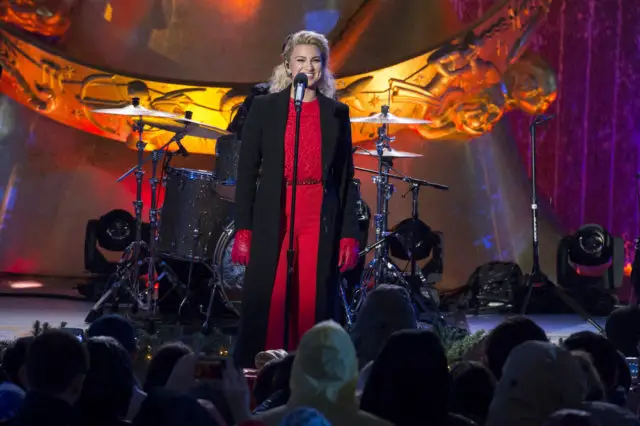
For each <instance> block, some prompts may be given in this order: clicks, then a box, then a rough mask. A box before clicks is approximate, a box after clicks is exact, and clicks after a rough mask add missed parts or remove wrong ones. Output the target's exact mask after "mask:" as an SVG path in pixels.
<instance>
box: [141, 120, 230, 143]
mask: <svg viewBox="0 0 640 426" xmlns="http://www.w3.org/2000/svg"><path fill="white" fill-rule="evenodd" d="M142 123H143V124H145V125H147V126H151V127H155V128H157V129H161V130H166V131H168V132H171V133H181V132H183V133H184V134H185V136H194V137H197V138H204V139H218V138H219V137H220V136H224V135H228V134H230V132H228V131H226V130H222V129H219V128H217V127H214V126H210V125H208V124H205V123H201V122H199V121H195V120H191V119H189V118H185V117H178V118H177V119H176V118H174V119H164V118H153V117H152V118H144V119H142Z"/></svg>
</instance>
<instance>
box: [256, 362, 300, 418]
mask: <svg viewBox="0 0 640 426" xmlns="http://www.w3.org/2000/svg"><path fill="white" fill-rule="evenodd" d="M294 359H295V355H294V354H289V355H287V357H286V358H284V359H279V360H274V361H271V362H270V363H268V364H267V365H265V366H264V368H263V370H261V371H260V373H258V378H257V380H256V384H255V386H254V388H253V396H254V399H255V402H256V404H257V407H256V408H255V410H253V414H258V413H262V412H265V411H267V410H270V409H272V408H276V407H280V406H281V405H284V404H286V403H287V401H288V400H289V397H290V396H291V388H290V387H289V382H290V380H291V369H292V368H293V361H294ZM267 368H269V370H271V372H268V371H267V372H266V373H267V376H266V377H264V376H262V373H263V371H264V370H265V369H267Z"/></svg>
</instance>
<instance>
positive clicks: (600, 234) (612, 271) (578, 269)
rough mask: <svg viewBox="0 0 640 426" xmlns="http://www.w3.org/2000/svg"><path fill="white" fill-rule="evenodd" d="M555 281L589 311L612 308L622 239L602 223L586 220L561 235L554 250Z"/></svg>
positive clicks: (621, 260) (620, 276) (621, 269)
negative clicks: (556, 279) (577, 227)
mask: <svg viewBox="0 0 640 426" xmlns="http://www.w3.org/2000/svg"><path fill="white" fill-rule="evenodd" d="M557 275H558V284H560V285H561V286H563V287H564V288H565V289H567V290H568V291H570V292H571V293H572V294H573V295H574V297H576V298H577V299H579V300H582V301H583V303H584V305H585V307H586V308H587V309H588V310H590V311H592V312H593V313H598V314H603V315H607V314H609V313H610V311H611V310H613V307H614V304H615V302H616V298H615V295H614V291H615V290H616V289H617V288H619V287H620V286H621V285H622V279H623V277H624V241H623V239H622V238H620V237H614V236H612V235H611V234H610V233H609V231H607V230H606V229H605V228H604V227H603V226H601V225H597V224H587V225H583V226H581V227H580V228H579V229H578V230H577V231H576V232H575V233H573V234H570V235H567V236H565V237H564V238H562V240H561V241H560V244H559V245H558V253H557Z"/></svg>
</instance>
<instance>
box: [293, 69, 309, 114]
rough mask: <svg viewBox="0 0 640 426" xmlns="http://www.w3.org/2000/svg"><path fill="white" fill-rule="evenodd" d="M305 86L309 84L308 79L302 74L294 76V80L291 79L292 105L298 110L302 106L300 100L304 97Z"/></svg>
mask: <svg viewBox="0 0 640 426" xmlns="http://www.w3.org/2000/svg"><path fill="white" fill-rule="evenodd" d="M307 84H309V78H308V77H307V75H306V74H305V73H303V72H300V73H298V74H297V75H296V78H294V79H293V87H294V90H295V91H294V94H293V103H294V105H295V106H296V109H298V110H299V109H300V107H301V106H302V98H303V97H304V90H305V89H306V88H307Z"/></svg>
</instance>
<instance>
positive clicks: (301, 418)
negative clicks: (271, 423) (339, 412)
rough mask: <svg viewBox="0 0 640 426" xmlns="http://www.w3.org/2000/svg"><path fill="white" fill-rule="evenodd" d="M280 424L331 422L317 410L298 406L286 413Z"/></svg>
mask: <svg viewBox="0 0 640 426" xmlns="http://www.w3.org/2000/svg"><path fill="white" fill-rule="evenodd" d="M280 426H331V423H329V420H327V419H326V418H325V417H324V416H323V415H322V413H321V412H319V411H318V410H316V409H314V408H308V407H300V408H296V409H295V410H293V411H292V412H290V413H289V414H287V416H286V417H285V418H284V419H283V420H282V423H280Z"/></svg>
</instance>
